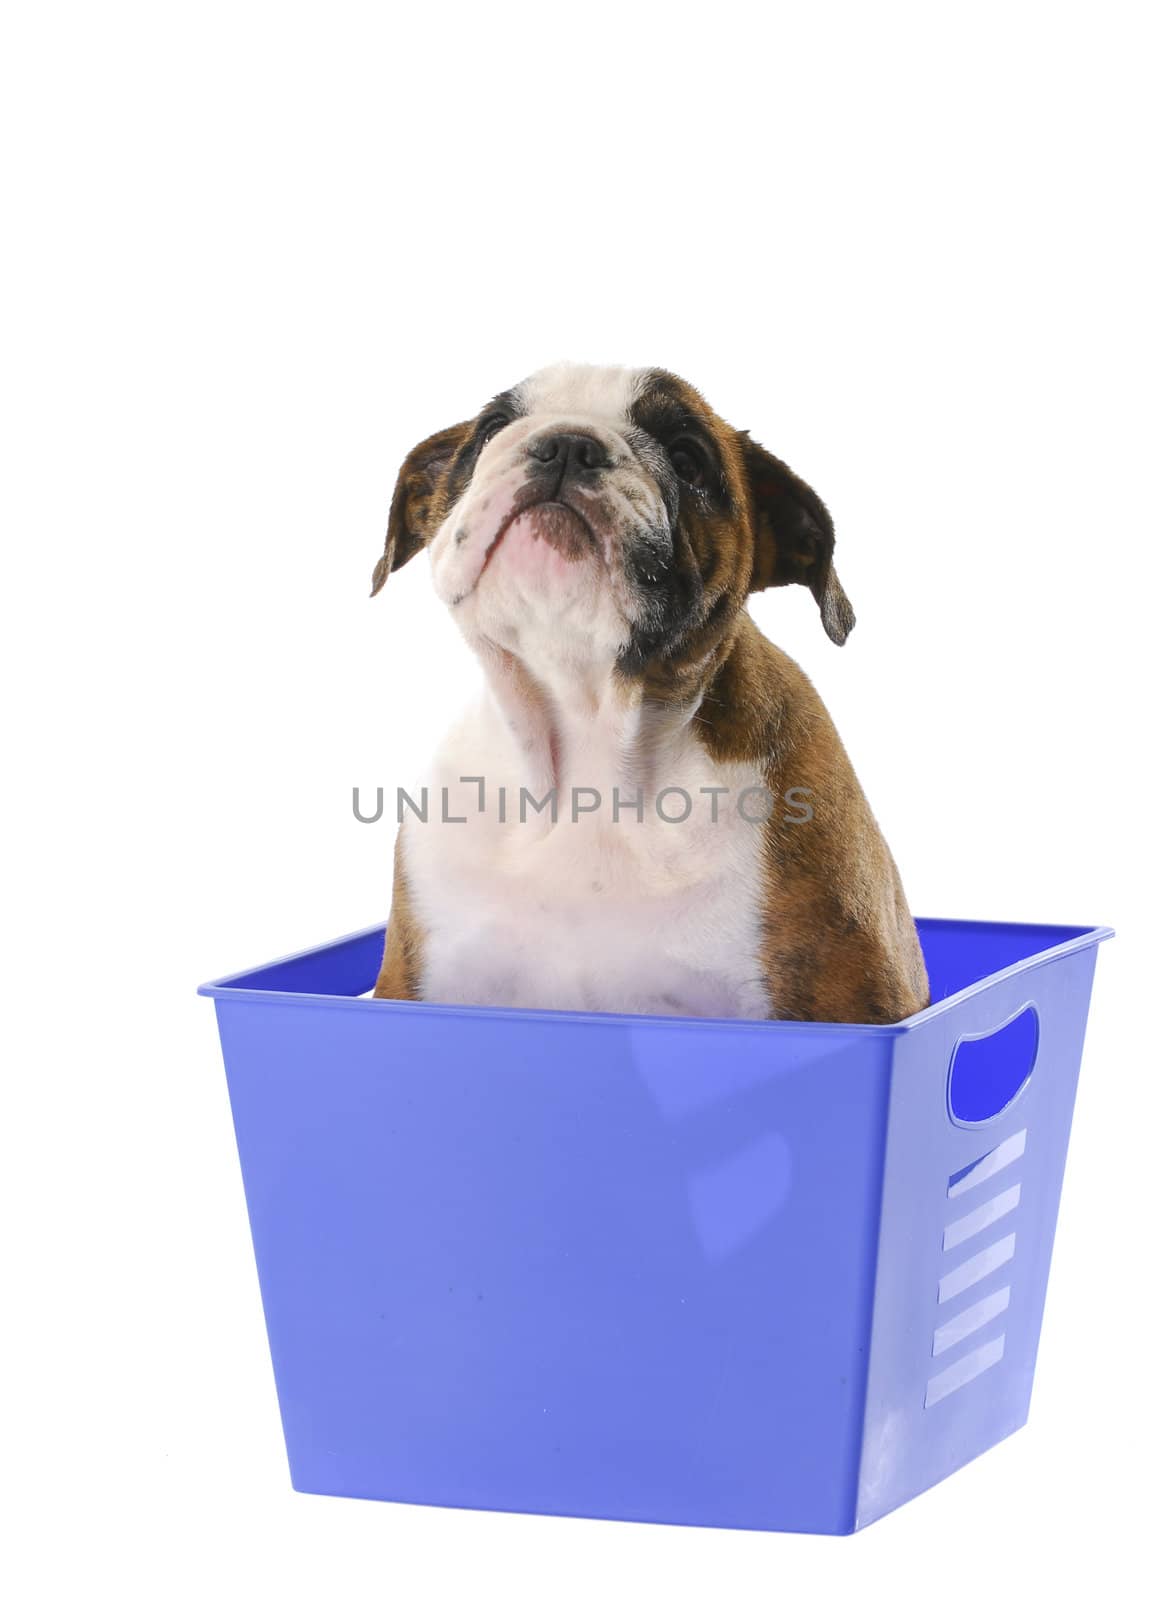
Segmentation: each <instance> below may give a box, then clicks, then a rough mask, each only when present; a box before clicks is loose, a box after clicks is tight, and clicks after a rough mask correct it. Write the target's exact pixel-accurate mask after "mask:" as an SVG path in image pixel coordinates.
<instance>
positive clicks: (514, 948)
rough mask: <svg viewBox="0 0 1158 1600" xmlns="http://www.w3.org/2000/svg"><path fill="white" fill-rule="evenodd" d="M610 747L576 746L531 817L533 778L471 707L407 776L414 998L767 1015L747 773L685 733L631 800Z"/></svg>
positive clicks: (759, 873)
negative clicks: (411, 810) (421, 791)
mask: <svg viewBox="0 0 1158 1600" xmlns="http://www.w3.org/2000/svg"><path fill="white" fill-rule="evenodd" d="M620 757H621V752H619V753H618V754H617V753H615V752H613V751H612V750H611V749H609V748H603V749H601V748H600V747H599V745H598V744H597V743H593V744H592V745H591V746H590V747H589V748H587V749H585V750H583V751H581V752H578V753H577V756H576V760H575V762H574V763H570V762H569V763H568V766H569V767H570V768H571V770H570V771H569V772H568V773H565V774H564V775H563V776H562V777H561V778H560V779H559V781H558V785H557V789H556V791H555V801H554V805H553V807H552V804H551V802H550V801H549V800H547V802H546V804H545V805H544V806H543V809H542V811H541V812H540V811H538V810H536V808H535V805H534V804H533V803H532V802H540V803H542V802H544V800H545V797H546V796H547V794H548V793H549V788H548V787H547V786H540V787H539V789H538V792H537V793H536V792H535V791H534V789H528V788H527V787H526V781H527V780H526V772H525V768H524V766H523V764H522V763H521V761H520V753H519V751H518V750H517V749H516V748H515V747H514V744H513V741H512V740H511V738H510V735H509V734H508V732H507V730H506V728H505V727H504V726H503V725H502V722H501V719H500V718H498V717H497V716H489V715H487V714H485V713H484V714H479V715H476V716H474V717H472V718H471V719H469V720H468V721H467V722H464V723H463V724H462V725H461V726H460V727H459V728H458V729H457V730H456V731H455V733H454V734H452V736H451V737H450V738H449V739H448V740H447V742H446V743H445V744H444V746H443V748H442V749H441V751H440V752H439V755H438V757H437V758H436V760H435V762H434V764H433V769H432V771H431V773H430V774H429V775H428V777H427V780H426V783H425V786H424V787H425V792H426V798H427V820H426V821H420V820H419V819H418V817H416V816H413V815H411V816H408V818H407V820H406V823H405V825H404V828H403V856H404V863H405V867H406V873H407V879H408V883H409V887H410V892H411V896H412V900H413V905H414V910H415V912H416V914H417V917H418V920H419V922H420V924H421V926H422V927H423V928H424V930H425V932H426V940H425V946H424V958H423V986H422V989H423V998H424V999H426V1000H429V1001H433V1002H436V1003H440V1004H466V1005H494V1006H521V1007H533V1008H546V1009H551V1010H582V1011H612V1012H639V1013H652V1014H656V1013H658V1014H668V1015H696V1016H717V1017H718V1016H726V1017H741V1018H760V1017H766V1016H767V1015H768V1014H769V1009H770V1007H769V996H768V993H767V989H766V985H765V982H764V978H763V974H762V969H761V962H760V943H761V927H762V908H763V888H764V884H763V871H764V868H763V859H762V849H761V842H762V832H763V829H762V827H761V824H760V804H759V797H758V796H756V797H755V798H753V797H752V792H753V790H754V789H760V788H761V784H762V780H761V777H760V775H759V774H758V773H756V772H755V771H754V770H753V769H751V768H748V767H741V766H727V767H723V766H720V765H718V764H716V763H714V762H712V761H711V759H710V758H709V757H708V755H707V753H706V752H705V751H704V749H703V747H702V746H701V745H700V744H699V742H698V741H697V740H695V739H694V738H693V737H691V736H690V735H689V736H688V737H687V738H686V739H684V740H683V741H681V742H680V743H679V745H678V747H677V748H675V749H674V750H672V751H670V752H669V753H668V755H667V756H666V757H665V759H664V760H663V761H662V762H661V763H660V767H659V770H658V772H653V773H652V775H651V779H650V782H649V785H648V789H647V791H646V792H644V793H643V795H642V803H640V800H641V791H640V789H639V788H638V787H637V786H636V785H634V784H632V783H631V781H630V780H629V779H628V778H626V777H625V775H624V770H623V763H622V760H621V759H620ZM479 778H482V779H483V780H484V785H483V786H482V787H481V788H480V785H479V783H478V782H477V781H466V782H464V781H462V780H463V779H466V780H477V779H479ZM705 791H716V792H715V793H714V794H713V793H711V792H705ZM720 791H723V792H722V793H721V792H720ZM745 792H748V795H749V798H748V800H747V802H746V803H744V804H743V805H741V804H739V803H738V802H739V797H740V796H741V795H743V794H744V793H745ZM761 792H762V789H761ZM444 794H445V798H444ZM416 798H418V796H416ZM657 798H658V799H659V806H660V809H662V812H663V815H661V814H660V809H657ZM552 810H553V812H554V815H553V816H552ZM453 818H464V819H465V820H463V821H454V820H451V819H453Z"/></svg>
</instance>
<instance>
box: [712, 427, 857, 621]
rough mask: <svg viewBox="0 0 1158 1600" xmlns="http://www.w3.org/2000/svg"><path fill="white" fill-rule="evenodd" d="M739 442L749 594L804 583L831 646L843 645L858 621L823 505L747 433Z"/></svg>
mask: <svg viewBox="0 0 1158 1600" xmlns="http://www.w3.org/2000/svg"><path fill="white" fill-rule="evenodd" d="M740 443H741V445H742V447H743V452H744V466H745V469H746V471H747V474H748V487H749V490H750V492H751V498H752V519H753V524H754V531H755V551H754V553H753V560H752V582H751V584H750V586H749V589H750V592H751V593H753V594H754V593H756V591H757V590H759V589H771V588H776V587H778V586H779V585H781V584H785V583H802V584H803V585H804V586H805V588H806V589H810V590H811V591H812V596H813V598H814V599H815V601H816V603H817V605H818V606H819V607H820V620H821V621H822V622H823V623H824V631H825V633H827V635H828V637H829V638H830V639H831V640H832V642H833V644H843V643H844V641H845V640H846V639H847V638H848V636H849V634H850V633H851V632H852V630H853V627H854V625H855V623H856V616H855V615H854V613H853V609H852V606H851V605H850V604H849V600H848V596H847V595H846V594H845V592H844V590H843V589H842V588H841V586H840V579H839V578H838V577H837V575H836V569H835V567H834V566H833V564H832V547H833V544H834V543H835V538H836V536H835V534H834V533H833V528H832V518H831V517H830V516H829V514H828V511H827V510H826V508H825V505H824V502H823V501H822V500H821V498H820V496H819V495H818V494H817V493H816V492H815V491H814V490H812V489H810V488H809V487H808V485H807V484H806V483H805V482H804V481H803V480H802V479H800V478H798V477H797V476H796V474H795V473H794V472H793V471H792V470H791V469H790V468H789V467H786V466H785V465H784V463H783V461H778V460H777V459H776V457H775V456H774V455H771V454H770V453H769V452H768V451H767V450H765V449H764V448H763V446H762V445H758V444H756V443H755V442H754V441H753V440H752V439H749V438H748V436H747V434H742V435H741V436H740Z"/></svg>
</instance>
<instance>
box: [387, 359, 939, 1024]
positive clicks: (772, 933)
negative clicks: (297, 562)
mask: <svg viewBox="0 0 1158 1600" xmlns="http://www.w3.org/2000/svg"><path fill="white" fill-rule="evenodd" d="M423 549H425V550H427V552H428V554H429V560H430V570H431V574H432V577H433V582H434V588H435V591H436V593H437V594H438V596H439V597H440V599H441V600H442V601H443V602H444V603H445V604H446V606H447V607H448V608H449V610H450V613H451V615H452V617H453V618H454V620H455V622H456V623H457V624H458V626H459V628H461V630H462V632H463V634H464V635H465V637H466V639H467V640H468V641H469V643H470V645H471V647H472V649H473V651H474V653H475V655H476V656H477V657H478V660H479V662H480V664H481V667H482V673H481V680H482V682H481V693H480V696H479V698H478V701H477V703H476V704H475V705H474V706H472V707H471V708H470V709H469V710H468V711H467V713H466V714H465V715H464V716H463V718H462V720H461V721H460V722H458V723H457V725H456V726H454V727H453V728H452V729H451V730H450V732H449V733H448V734H447V736H446V738H445V739H444V740H443V742H442V745H441V748H440V750H439V752H438V754H437V756H436V758H435V759H434V763H433V769H432V770H431V771H430V772H429V773H428V774H427V775H426V778H425V781H424V783H423V785H421V792H422V793H424V794H425V795H426V797H427V799H426V804H425V806H424V805H423V804H422V801H421V798H420V796H419V795H416V791H415V790H408V791H407V794H408V795H409V797H410V801H409V803H408V804H406V805H405V806H400V810H404V811H405V818H404V821H403V824H402V826H401V827H400V829H399V833H398V838H397V844H396V850H395V865H394V890H393V903H392V907H391V912H390V922H389V927H388V930H387V935H386V946H385V955H384V959H383V962H382V969H381V973H380V975H379V978H378V982H377V985H376V987H375V990H374V993H375V995H376V996H377V997H379V998H382V999H387V1000H426V1001H433V1002H437V1003H439V1004H444V1005H482V1006H520V1007H536V1008H547V1009H551V1010H583V1011H590V1010H593V1011H607V1012H627V1013H653V1014H668V1015H683V1016H703V1017H730V1018H745V1019H758V1018H793V1019H797V1020H803V1021H820V1022H856V1023H888V1022H894V1021H897V1020H899V1019H900V1018H902V1017H907V1016H909V1015H910V1014H911V1013H913V1012H915V1011H918V1010H920V1009H921V1008H922V1007H923V1006H925V1005H927V1004H928V1000H929V987H928V979H927V977H926V973H925V967H924V962H923V960H922V956H921V950H920V946H919V944H918V942H917V935H916V930H915V929H914V926H913V920H912V917H911V916H910V913H909V908H908V905H907V904H906V901H905V895H904V891H903V889H902V887H901V882H900V878H899V876H898V874H897V869H896V866H895V864H894V862H893V858H892V856H891V855H890V853H889V850H888V847H887V845H886V844H885V841H884V839H883V838H882V837H881V834H880V831H879V829H878V828H877V825H876V822H875V820H874V818H873V815H872V812H871V811H870V810H869V807H868V803H867V801H866V800H865V797H864V794H863V792H862V791H861V787H860V785H859V783H858V782H857V780H856V777H855V775H854V773H853V771H852V767H851V765H850V764H849V760H848V757H847V755H846V754H845V751H844V748H843V746H842V745H841V742H840V739H839V738H838V737H837V734H836V731H835V729H834V728H833V725H832V723H831V721H830V720H829V717H828V714H827V712H826V711H825V708H824V706H823V704H822V703H821V701H820V698H819V696H818V695H817V693H816V691H815V690H814V688H813V687H812V685H811V683H810V682H809V681H808V679H807V678H806V677H805V675H804V673H803V672H802V671H801V670H800V668H799V667H798V666H797V665H796V664H795V662H793V661H792V660H790V659H789V657H788V656H786V655H785V654H784V653H783V652H782V651H780V650H779V649H777V647H776V646H775V645H774V644H772V643H770V641H769V640H768V639H766V638H765V637H764V636H763V635H762V634H761V633H760V632H759V630H758V629H757V627H756V625H755V623H754V622H753V621H752V619H751V617H750V616H749V615H748V612H747V610H746V609H745V602H746V600H747V597H748V595H749V594H752V593H754V592H756V591H757V590H761V589H766V588H769V587H770V586H776V585H781V584H790V583H798V584H803V585H804V586H805V587H806V588H807V589H808V590H809V591H810V592H811V594H812V595H813V597H814V599H815V601H816V604H817V606H818V608H819V611H820V620H821V622H822V624H823V626H824V630H825V632H826V633H827V634H828V637H829V638H830V639H831V640H832V641H833V642H834V643H835V644H843V643H844V642H845V639H846V638H847V637H848V634H849V630H850V629H851V628H852V626H853V622H854V620H855V619H854V617H853V611H852V607H851V605H850V604H849V602H848V599H847V597H846V595H845V593H844V590H843V589H842V588H841V585H840V580H839V579H838V578H837V575H836V570H835V568H834V566H833V559H832V557H833V526H832V520H831V518H830V517H829V514H828V512H827V510H826V509H825V507H824V505H823V504H822V502H821V501H820V499H819V497H818V496H817V495H816V494H815V493H814V492H813V490H812V489H810V488H809V487H808V485H807V484H806V483H804V482H802V481H801V479H799V478H798V477H797V476H796V475H795V474H794V473H793V472H792V471H791V470H790V469H789V468H788V467H786V466H785V464H784V463H783V462H782V461H779V460H777V458H776V457H775V456H774V455H771V454H770V453H769V452H768V451H767V450H765V449H764V448H763V447H762V446H760V445H758V444H756V443H755V441H754V440H752V439H751V438H750V437H749V436H748V434H747V433H746V432H739V431H737V430H736V429H734V428H731V427H729V426H728V424H727V423H725V422H723V421H722V420H721V419H720V418H719V417H718V416H716V414H715V413H714V412H713V411H712V409H711V408H710V406H708V405H707V404H706V402H705V401H704V400H703V398H702V397H701V396H700V395H699V394H698V393H697V392H696V390H695V389H694V388H692V387H691V385H690V384H687V383H685V382H683V381H682V380H681V379H679V378H677V377H675V376H673V375H672V374H671V373H670V372H666V371H663V370H660V369H652V368H647V369H639V370H634V369H625V368H618V367H588V366H572V365H569V364H565V365H560V366H553V367H549V368H547V369H545V370H543V371H541V372H538V373H536V374H535V376H534V377H531V378H528V379H527V380H526V381H525V382H523V383H520V384H518V385H517V386H516V387H515V388H513V389H509V390H507V391H506V392H505V393H503V394H500V395H499V396H498V397H497V398H496V399H495V400H493V401H491V402H490V403H489V404H488V405H486V406H484V407H483V409H482V411H481V412H480V413H479V414H478V415H477V416H476V417H474V418H473V419H472V420H471V421H468V422H459V423H456V424H455V425H454V426H453V427H450V428H446V429H444V430H443V431H442V432H441V433H436V434H435V435H434V436H433V437H432V438H430V439H427V440H425V441H424V442H423V443H422V444H419V445H417V446H416V447H415V448H414V449H413V450H412V451H411V452H410V454H409V455H408V456H407V458H406V460H405V462H404V463H403V466H402V470H401V473H400V475H399V478H398V483H397V487H396V488H395V491H394V496H393V500H392V503H391V507H390V516H389V524H388V530H387V535H386V548H385V550H384V552H383V554H382V557H381V559H380V560H379V562H378V564H377V566H376V567H375V569H374V577H373V589H372V593H373V594H377V593H378V591H379V590H380V589H381V588H382V586H383V584H384V583H385V582H386V579H387V577H388V576H389V574H390V573H391V572H393V571H395V570H396V569H397V568H398V567H401V566H403V565H404V564H405V563H406V562H407V561H409V560H410V559H411V557H412V556H415V555H417V554H418V552H419V551H420V550H423Z"/></svg>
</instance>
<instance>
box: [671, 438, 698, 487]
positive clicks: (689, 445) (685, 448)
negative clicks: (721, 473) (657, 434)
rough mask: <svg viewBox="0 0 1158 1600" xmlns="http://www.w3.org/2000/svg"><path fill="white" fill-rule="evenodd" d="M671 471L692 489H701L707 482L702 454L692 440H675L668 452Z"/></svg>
mask: <svg viewBox="0 0 1158 1600" xmlns="http://www.w3.org/2000/svg"><path fill="white" fill-rule="evenodd" d="M668 459H669V460H670V462H671V464H672V471H673V472H674V473H675V475H676V477H677V478H680V479H682V480H683V482H684V483H689V484H691V486H692V488H693V489H702V488H703V487H704V484H705V483H706V482H707V481H708V473H707V464H706V462H705V461H704V453H703V451H702V450H701V449H700V447H699V445H698V444H697V443H696V442H695V440H694V439H677V440H676V442H675V443H674V444H673V445H672V446H671V448H670V449H669V450H668Z"/></svg>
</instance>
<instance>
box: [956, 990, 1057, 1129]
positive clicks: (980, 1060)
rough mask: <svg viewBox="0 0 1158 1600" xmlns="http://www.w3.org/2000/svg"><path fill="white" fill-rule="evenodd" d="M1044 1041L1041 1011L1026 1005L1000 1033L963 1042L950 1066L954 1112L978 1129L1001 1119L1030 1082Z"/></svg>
mask: <svg viewBox="0 0 1158 1600" xmlns="http://www.w3.org/2000/svg"><path fill="white" fill-rule="evenodd" d="M1039 1038H1040V1029H1039V1026H1038V1020H1037V1012H1036V1011H1035V1010H1034V1008H1033V1007H1032V1006H1026V1007H1025V1009H1024V1010H1022V1011H1019V1012H1018V1013H1017V1015H1016V1016H1015V1017H1011V1018H1010V1020H1009V1021H1008V1022H1006V1023H1003V1024H1002V1026H1001V1027H1000V1028H996V1029H994V1031H993V1032H992V1033H986V1034H982V1035H980V1037H976V1038H966V1039H960V1040H958V1042H957V1047H956V1049H955V1050H954V1051H953V1060H952V1062H951V1063H950V1066H949V1113H950V1115H951V1116H952V1118H953V1120H954V1121H955V1122H966V1123H970V1124H971V1125H973V1126H976V1125H977V1124H978V1123H981V1122H989V1121H990V1120H991V1119H992V1118H993V1117H996V1116H999V1115H1000V1114H1001V1112H1003V1111H1004V1110H1005V1108H1006V1107H1007V1106H1009V1105H1011V1104H1012V1103H1013V1101H1014V1100H1016V1099H1017V1096H1018V1095H1019V1094H1020V1093H1021V1091H1022V1089H1023V1088H1024V1087H1025V1085H1026V1084H1027V1083H1028V1082H1029V1078H1030V1074H1031V1073H1032V1072H1033V1068H1034V1064H1035V1063H1036V1061H1037V1047H1038V1041H1039Z"/></svg>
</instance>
